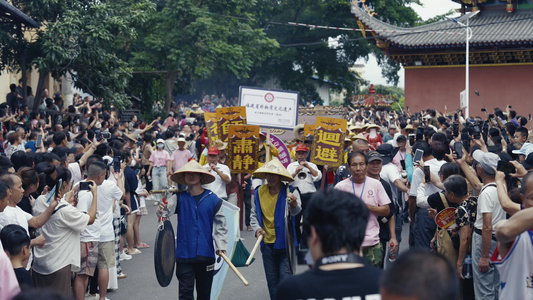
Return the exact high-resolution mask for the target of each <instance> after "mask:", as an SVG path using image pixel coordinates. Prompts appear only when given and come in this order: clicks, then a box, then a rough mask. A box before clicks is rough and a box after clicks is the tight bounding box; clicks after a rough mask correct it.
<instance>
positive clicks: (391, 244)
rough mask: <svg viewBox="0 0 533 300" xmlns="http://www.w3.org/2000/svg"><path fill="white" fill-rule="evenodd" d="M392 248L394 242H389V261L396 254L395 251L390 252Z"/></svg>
mask: <svg viewBox="0 0 533 300" xmlns="http://www.w3.org/2000/svg"><path fill="white" fill-rule="evenodd" d="M393 248H394V244H393V243H390V245H389V261H391V262H392V261H395V260H396V255H397V254H398V253H397V251H396V252H392V249H393Z"/></svg>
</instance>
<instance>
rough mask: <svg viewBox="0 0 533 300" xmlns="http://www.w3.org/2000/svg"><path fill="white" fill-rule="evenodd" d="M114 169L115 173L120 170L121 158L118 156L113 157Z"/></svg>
mask: <svg viewBox="0 0 533 300" xmlns="http://www.w3.org/2000/svg"><path fill="white" fill-rule="evenodd" d="M113 169H114V170H115V173H119V172H120V159H119V158H118V157H113Z"/></svg>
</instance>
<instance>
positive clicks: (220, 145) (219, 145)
mask: <svg viewBox="0 0 533 300" xmlns="http://www.w3.org/2000/svg"><path fill="white" fill-rule="evenodd" d="M209 146H213V147H217V148H218V150H225V149H226V148H228V143H224V142H223V141H222V140H215V142H214V145H209Z"/></svg>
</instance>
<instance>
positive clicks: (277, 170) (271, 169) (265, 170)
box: [253, 157, 294, 182]
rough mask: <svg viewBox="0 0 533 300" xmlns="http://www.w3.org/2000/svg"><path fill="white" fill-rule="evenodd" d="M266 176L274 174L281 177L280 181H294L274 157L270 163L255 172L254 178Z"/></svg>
mask: <svg viewBox="0 0 533 300" xmlns="http://www.w3.org/2000/svg"><path fill="white" fill-rule="evenodd" d="M266 174H276V175H279V176H281V181H289V182H290V181H294V178H292V176H291V174H290V173H289V171H287V169H286V168H285V167H284V166H283V164H281V162H280V161H279V159H278V158H277V157H274V158H273V159H272V160H271V161H269V162H267V163H265V164H264V165H263V166H262V167H260V168H259V169H257V170H255V172H254V174H253V175H254V177H257V178H263V179H265V178H266Z"/></svg>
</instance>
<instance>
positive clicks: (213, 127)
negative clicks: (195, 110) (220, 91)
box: [204, 112, 218, 145]
mask: <svg viewBox="0 0 533 300" xmlns="http://www.w3.org/2000/svg"><path fill="white" fill-rule="evenodd" d="M204 118H205V129H206V130H207V137H208V138H209V145H214V144H215V141H216V140H217V139H218V121H217V120H218V119H217V113H211V112H206V113H204Z"/></svg>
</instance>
